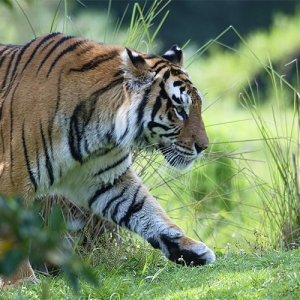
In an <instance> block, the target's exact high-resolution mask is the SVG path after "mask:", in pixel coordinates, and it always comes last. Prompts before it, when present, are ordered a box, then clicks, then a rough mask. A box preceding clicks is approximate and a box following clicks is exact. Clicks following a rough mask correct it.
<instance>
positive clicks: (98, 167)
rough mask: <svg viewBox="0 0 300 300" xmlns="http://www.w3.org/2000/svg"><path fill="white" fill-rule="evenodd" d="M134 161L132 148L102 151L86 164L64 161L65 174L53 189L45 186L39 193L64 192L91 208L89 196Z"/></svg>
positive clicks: (119, 175)
mask: <svg viewBox="0 0 300 300" xmlns="http://www.w3.org/2000/svg"><path fill="white" fill-rule="evenodd" d="M107 151H108V150H107ZM131 164H132V159H131V152H130V150H129V149H122V148H113V149H112V150H110V151H109V152H108V153H105V152H104V154H102V155H101V154H99V153H98V154H97V155H91V157H90V158H88V159H86V160H84V161H83V162H82V163H79V162H73V164H71V165H63V164H62V166H61V171H60V172H61V176H60V177H59V178H58V179H57V180H55V182H54V184H53V185H52V186H51V187H50V188H49V187H47V186H41V187H40V188H39V190H38V191H37V196H43V195H45V194H50V195H61V196H64V197H66V198H68V199H69V200H70V201H72V202H74V203H76V204H78V205H80V206H83V207H87V205H88V203H87V199H88V198H89V197H90V195H92V194H93V193H94V192H95V190H97V189H99V187H102V186H107V185H111V184H113V183H114V182H115V181H116V180H117V179H118V178H119V177H121V176H122V175H123V174H124V173H125V172H126V171H127V169H128V168H129V167H130V166H131ZM64 168H65V169H64Z"/></svg>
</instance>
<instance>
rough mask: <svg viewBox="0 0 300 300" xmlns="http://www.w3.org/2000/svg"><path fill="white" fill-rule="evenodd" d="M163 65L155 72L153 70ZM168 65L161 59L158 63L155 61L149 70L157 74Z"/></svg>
mask: <svg viewBox="0 0 300 300" xmlns="http://www.w3.org/2000/svg"><path fill="white" fill-rule="evenodd" d="M161 64H162V65H163V66H161V67H160V68H159V69H157V70H155V68H157V66H159V65H161ZM167 66H168V65H167V64H166V61H165V60H163V59H161V60H159V61H157V62H156V63H155V64H154V65H153V66H152V67H151V69H152V70H154V71H155V72H156V73H158V72H159V71H160V70H161V69H162V68H165V67H167Z"/></svg>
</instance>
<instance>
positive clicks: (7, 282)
mask: <svg viewBox="0 0 300 300" xmlns="http://www.w3.org/2000/svg"><path fill="white" fill-rule="evenodd" d="M38 282H39V281H38V279H37V278H36V276H35V274H34V271H33V269H32V267H31V265H30V262H29V260H24V261H23V262H22V263H21V264H20V265H19V266H18V268H17V269H16V271H15V272H14V273H13V274H12V275H10V276H8V277H4V276H0V290H1V289H4V290H6V289H9V288H11V287H16V286H21V285H23V284H24V283H34V284H36V283H38Z"/></svg>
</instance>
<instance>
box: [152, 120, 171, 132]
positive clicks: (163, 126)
mask: <svg viewBox="0 0 300 300" xmlns="http://www.w3.org/2000/svg"><path fill="white" fill-rule="evenodd" d="M147 127H148V128H149V129H150V131H153V128H157V127H158V128H162V129H163V130H166V131H168V130H170V129H172V127H170V126H167V125H164V124H161V123H157V122H153V121H150V122H149V123H148V125H147Z"/></svg>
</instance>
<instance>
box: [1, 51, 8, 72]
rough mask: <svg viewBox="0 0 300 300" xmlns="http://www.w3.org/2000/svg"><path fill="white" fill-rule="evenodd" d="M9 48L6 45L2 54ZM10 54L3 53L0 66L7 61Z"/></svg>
mask: <svg viewBox="0 0 300 300" xmlns="http://www.w3.org/2000/svg"><path fill="white" fill-rule="evenodd" d="M7 49H9V48H8V47H7V46H5V47H4V48H3V49H2V50H1V51H0V55H2V54H3V53H4V52H5V51H6V50H7ZM7 55H8V54H3V56H2V57H1V59H0V67H1V65H2V64H3V62H4V61H5V59H6V57H7Z"/></svg>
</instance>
